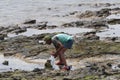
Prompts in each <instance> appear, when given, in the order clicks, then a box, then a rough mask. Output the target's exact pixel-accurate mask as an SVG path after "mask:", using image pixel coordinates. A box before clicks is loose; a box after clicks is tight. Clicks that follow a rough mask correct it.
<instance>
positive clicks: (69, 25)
mask: <svg viewBox="0 0 120 80" xmlns="http://www.w3.org/2000/svg"><path fill="white" fill-rule="evenodd" d="M83 25H84V24H83V22H82V21H76V22H71V23H65V24H63V25H62V26H64V27H79V26H83Z"/></svg>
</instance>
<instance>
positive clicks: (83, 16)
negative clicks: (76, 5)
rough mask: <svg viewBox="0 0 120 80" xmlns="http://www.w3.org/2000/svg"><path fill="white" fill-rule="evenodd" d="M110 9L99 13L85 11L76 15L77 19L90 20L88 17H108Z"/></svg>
mask: <svg viewBox="0 0 120 80" xmlns="http://www.w3.org/2000/svg"><path fill="white" fill-rule="evenodd" d="M110 10H111V9H107V8H105V9H101V10H99V11H85V12H84V13H82V14H79V15H77V17H79V18H90V17H107V16H109V15H110Z"/></svg>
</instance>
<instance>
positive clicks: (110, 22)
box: [107, 19, 120, 24]
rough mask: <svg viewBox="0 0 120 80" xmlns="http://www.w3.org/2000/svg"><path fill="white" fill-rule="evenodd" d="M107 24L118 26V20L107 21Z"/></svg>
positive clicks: (119, 21) (119, 20) (119, 22)
mask: <svg viewBox="0 0 120 80" xmlns="http://www.w3.org/2000/svg"><path fill="white" fill-rule="evenodd" d="M107 23H108V24H120V19H109V20H108V21H107Z"/></svg>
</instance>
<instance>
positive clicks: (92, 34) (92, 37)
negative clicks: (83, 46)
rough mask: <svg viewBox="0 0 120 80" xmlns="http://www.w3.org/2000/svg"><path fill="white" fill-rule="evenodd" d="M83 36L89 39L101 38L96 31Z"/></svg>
mask: <svg viewBox="0 0 120 80" xmlns="http://www.w3.org/2000/svg"><path fill="white" fill-rule="evenodd" d="M83 38H84V39H87V40H99V39H100V37H99V36H97V35H96V32H95V31H93V32H87V33H85V34H84V35H83Z"/></svg>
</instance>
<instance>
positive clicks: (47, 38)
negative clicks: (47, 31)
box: [43, 35, 52, 45]
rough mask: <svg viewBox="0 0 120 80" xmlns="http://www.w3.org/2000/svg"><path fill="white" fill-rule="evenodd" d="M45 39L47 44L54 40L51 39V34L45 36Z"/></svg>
mask: <svg viewBox="0 0 120 80" xmlns="http://www.w3.org/2000/svg"><path fill="white" fill-rule="evenodd" d="M43 40H44V41H45V43H46V44H49V45H50V44H51V43H52V40H51V36H49V35H47V36H45V37H44V38H43Z"/></svg>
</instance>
